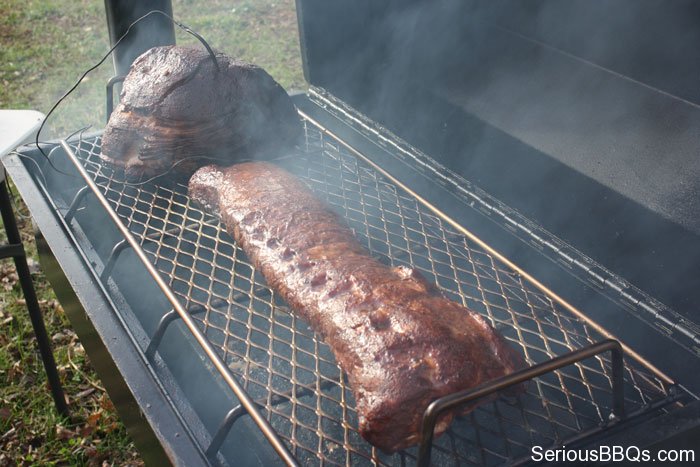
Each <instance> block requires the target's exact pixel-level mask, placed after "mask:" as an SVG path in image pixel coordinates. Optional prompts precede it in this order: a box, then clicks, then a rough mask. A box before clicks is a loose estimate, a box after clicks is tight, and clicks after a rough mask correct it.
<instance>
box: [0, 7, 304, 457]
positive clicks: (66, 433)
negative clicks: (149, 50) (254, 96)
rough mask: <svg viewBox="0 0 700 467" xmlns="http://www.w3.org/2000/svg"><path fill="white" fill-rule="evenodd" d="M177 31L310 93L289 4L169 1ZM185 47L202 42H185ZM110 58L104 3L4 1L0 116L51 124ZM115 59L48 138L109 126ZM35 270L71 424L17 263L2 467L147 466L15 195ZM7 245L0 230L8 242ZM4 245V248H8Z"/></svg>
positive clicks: (0, 382) (8, 314)
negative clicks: (53, 384)
mask: <svg viewBox="0 0 700 467" xmlns="http://www.w3.org/2000/svg"><path fill="white" fill-rule="evenodd" d="M173 12H174V15H175V17H176V19H178V20H179V21H181V22H183V23H185V24H186V25H187V26H189V27H190V28H192V29H193V30H195V31H197V32H199V33H200V34H201V35H202V36H204V37H205V39H206V40H207V41H208V42H209V43H210V44H211V45H212V47H213V48H215V49H218V50H221V51H223V52H226V53H228V54H229V55H232V56H235V57H239V58H241V59H244V60H247V61H250V62H253V63H256V64H258V65H261V66H262V67H263V68H265V69H266V70H267V71H268V72H269V73H270V74H271V75H272V76H273V77H274V78H275V79H277V81H279V82H280V83H281V84H282V85H283V86H284V87H285V88H286V89H288V90H298V89H303V88H304V87H305V85H304V80H303V77H302V75H301V61H300V54H299V40H298V35H297V30H296V27H297V26H296V16H295V11H294V1H293V0H283V1H282V0H280V1H274V2H272V1H262V0H229V1H221V0H214V1H212V0H209V1H195V0H173ZM176 36H177V41H178V43H181V44H193V45H197V44H198V43H197V42H196V41H195V39H194V38H192V37H191V36H189V35H187V34H185V33H184V32H183V31H180V30H178V31H177V32H176ZM108 50H109V39H108V35H107V27H106V22H105V13H104V2H102V1H100V0H90V1H87V0H83V1H68V0H54V1H51V0H0V108H31V109H36V110H40V111H42V112H44V113H47V112H48V110H49V109H50V108H51V106H52V104H53V103H54V102H55V101H56V100H57V99H58V98H60V97H61V96H62V95H63V93H64V92H65V91H66V90H68V89H69V88H70V87H71V86H72V85H73V84H74V83H75V82H76V80H77V79H78V78H79V77H80V75H81V74H82V73H83V72H84V71H85V70H87V69H88V68H90V67H91V66H92V65H94V64H95V63H97V62H98V61H99V60H100V59H101V58H102V57H103V55H104V54H105V53H106V52H107V51H108ZM112 74H113V70H112V62H111V60H110V59H108V60H106V61H105V63H104V64H103V65H102V66H100V67H99V68H98V69H97V70H95V71H93V72H91V73H90V74H89V75H88V76H87V77H86V78H85V79H84V80H83V82H82V83H81V85H80V86H79V87H78V89H77V91H76V92H74V93H72V94H71V95H70V96H69V97H68V98H67V99H66V100H65V101H64V102H63V103H62V104H61V105H60V106H59V108H58V109H57V111H56V112H55V113H54V114H53V115H52V117H51V118H50V119H49V121H48V122H47V128H46V129H45V130H44V131H43V132H42V134H41V139H42V140H49V139H51V138H55V137H59V136H65V135H67V134H68V133H71V132H73V131H75V130H77V129H79V128H82V127H85V126H88V125H92V126H93V128H100V127H102V126H104V120H105V108H104V106H105V104H104V100H105V99H104V89H105V88H104V86H105V83H106V81H107V79H108V78H109V77H110V76H111V75H112ZM13 199H14V203H15V209H16V212H17V216H18V222H19V224H20V228H21V231H22V237H23V240H24V242H25V246H26V248H27V250H28V254H29V263H30V268H31V269H32V275H33V279H34V282H35V287H36V288H37V293H38V295H39V299H40V305H41V308H42V311H43V313H44V317H45V321H46V325H47V328H48V332H49V336H50V337H51V340H52V343H53V346H54V353H55V355H56V359H57V363H58V368H59V373H60V377H61V381H62V383H63V384H64V389H65V391H66V396H67V398H68V402H69V404H70V409H71V412H72V416H71V418H70V419H63V418H61V417H60V416H59V415H57V413H56V412H55V410H54V407H53V402H52V399H51V396H50V393H49V391H48V388H47V384H46V376H45V373H44V371H43V367H42V364H41V359H40V358H39V355H38V351H37V348H36V342H35V340H34V338H33V333H32V328H31V325H30V322H29V319H28V316H27V312H26V308H25V306H24V302H23V298H22V294H21V290H20V288H19V284H18V281H17V275H16V272H15V270H14V265H13V263H12V261H11V260H4V261H3V262H2V263H0V467H2V466H5V465H8V466H9V465H105V464H106V465H142V463H143V462H142V461H141V459H140V457H139V455H138V452H137V451H136V450H135V448H134V446H133V444H132V443H131V441H130V440H129V436H128V433H127V432H126V430H125V429H124V427H123V425H122V424H121V423H120V421H119V418H118V415H117V414H116V412H115V409H114V406H113V405H112V403H111V401H110V400H109V397H108V396H107V394H106V393H105V391H104V388H103V387H102V385H101V382H100V380H99V378H98V377H97V375H96V374H95V373H94V371H93V370H92V368H91V366H90V362H89V360H88V357H87V355H86V354H85V352H84V350H83V347H82V345H81V344H80V340H79V339H78V337H77V336H76V335H75V333H74V332H73V331H72V329H71V326H70V322H69V321H68V319H67V318H66V316H65V314H64V313H63V309H62V308H61V305H60V304H59V303H58V301H57V300H56V298H55V296H54V294H53V291H52V290H51V287H50V286H49V284H48V283H47V281H46V279H45V277H44V275H43V273H42V271H41V267H40V265H39V263H38V260H37V256H36V247H35V245H34V239H33V234H32V223H31V218H30V216H29V212H28V211H27V209H26V207H25V206H24V205H23V204H22V201H21V199H20V198H19V197H17V196H16V195H13ZM1 235H4V230H2V234H0V236H1ZM3 238H4V237H0V239H3Z"/></svg>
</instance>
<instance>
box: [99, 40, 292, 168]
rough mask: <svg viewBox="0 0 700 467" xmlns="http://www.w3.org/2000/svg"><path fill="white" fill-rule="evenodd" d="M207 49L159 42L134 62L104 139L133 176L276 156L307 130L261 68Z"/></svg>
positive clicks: (106, 153) (111, 157) (105, 154)
mask: <svg viewBox="0 0 700 467" xmlns="http://www.w3.org/2000/svg"><path fill="white" fill-rule="evenodd" d="M216 57H217V62H218V64H219V69H218V70H217V68H216V66H215V64H214V62H213V60H212V57H211V56H210V55H209V53H208V52H207V51H206V50H204V49H200V48H189V47H179V46H164V47H154V48H152V49H149V50H148V51H146V52H144V53H143V54H142V55H141V56H139V57H138V58H137V59H136V60H135V61H134V63H133V64H132V66H131V68H130V71H129V74H128V75H127V76H126V78H125V80H124V84H123V89H122V93H121V97H120V103H119V104H118V105H117V107H116V109H115V110H114V112H113V113H112V115H111V116H110V119H109V122H108V124H107V127H106V128H105V131H104V134H103V138H102V154H101V157H102V159H103V160H104V161H105V162H107V163H110V164H113V165H116V166H119V167H122V168H124V169H125V170H126V175H127V177H128V178H129V179H135V178H143V177H144V176H149V177H150V176H154V175H159V174H161V173H163V172H164V170H168V169H169V170H171V171H172V172H174V173H178V174H181V175H183V176H187V177H189V176H190V175H191V174H192V173H194V171H195V170H197V169H198V168H199V167H201V166H203V165H206V164H211V163H212V162H216V163H218V164H222V165H228V164H231V163H234V162H237V161H240V160H244V159H258V160H264V159H270V158H274V157H277V156H278V155H279V153H280V151H284V150H289V149H291V148H292V147H293V146H294V145H295V144H296V143H297V142H298V139H299V137H300V135H301V133H302V128H301V123H300V121H299V117H298V115H297V112H296V109H295V107H294V104H293V103H292V101H291V99H290V98H289V96H288V95H287V93H286V92H285V91H284V89H283V88H282V87H281V86H280V85H279V84H278V83H277V82H276V81H275V80H274V79H273V78H272V77H271V76H270V75H269V74H267V73H266V72H265V70H263V69H262V68H260V67H258V66H256V65H252V64H249V63H244V62H241V61H237V60H235V59H233V58H231V57H228V56H226V55H225V54H222V53H217V54H216Z"/></svg>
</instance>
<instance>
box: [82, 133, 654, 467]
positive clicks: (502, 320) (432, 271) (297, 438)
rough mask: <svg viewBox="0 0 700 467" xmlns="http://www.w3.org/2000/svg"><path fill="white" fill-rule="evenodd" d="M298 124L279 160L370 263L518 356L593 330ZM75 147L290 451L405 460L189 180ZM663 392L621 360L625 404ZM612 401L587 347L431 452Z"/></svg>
mask: <svg viewBox="0 0 700 467" xmlns="http://www.w3.org/2000/svg"><path fill="white" fill-rule="evenodd" d="M304 127H305V134H306V140H305V142H304V143H303V144H302V145H301V147H300V148H299V149H298V150H295V151H294V152H293V153H291V154H290V155H289V156H287V157H284V158H281V159H279V160H278V161H277V163H278V164H280V165H282V166H283V167H285V168H286V169H288V170H290V171H291V172H292V173H294V174H296V175H298V176H299V177H300V178H302V179H303V180H305V181H306V183H307V184H308V185H309V187H310V188H311V189H312V190H313V191H314V192H315V193H316V194H317V195H318V196H319V197H321V198H322V199H324V200H325V201H326V202H327V203H328V204H329V205H330V206H331V207H332V208H333V209H335V210H337V211H338V212H339V213H340V214H341V215H342V216H343V217H344V218H345V219H347V222H348V224H349V225H350V227H351V228H352V229H353V230H354V232H355V234H356V235H357V237H358V239H359V240H360V242H361V243H363V244H364V245H365V246H366V247H367V248H368V250H369V251H370V252H371V254H372V255H373V256H375V257H376V258H378V259H379V260H380V261H382V262H384V263H385V264H387V265H392V266H398V265H406V266H411V267H415V268H418V269H419V270H420V271H421V272H422V273H423V274H424V275H425V276H426V278H427V279H428V280H429V281H431V282H433V283H435V284H436V285H437V286H438V287H439V288H440V289H441V291H442V292H443V293H444V294H445V295H446V296H447V297H448V298H450V299H452V300H455V301H457V302H460V303H462V304H464V305H465V306H467V307H469V308H470V309H472V310H474V311H476V312H478V313H480V314H482V315H483V316H485V317H486V318H488V319H489V320H490V321H491V323H492V324H493V325H494V327H496V329H498V330H499V331H500V332H501V334H502V335H503V336H504V337H505V338H506V339H507V340H508V341H509V342H510V344H511V345H512V346H513V347H514V348H516V349H517V350H518V351H520V352H521V353H522V354H523V355H524V356H525V358H526V360H527V362H528V363H529V364H536V363H540V362H543V361H546V360H549V359H551V358H553V357H555V356H558V355H561V354H563V353H566V352H569V351H571V350H575V349H579V348H581V347H585V346H587V345H590V344H592V343H594V342H596V341H599V340H602V339H603V336H601V335H600V334H599V333H598V332H597V331H596V330H595V329H592V328H591V327H590V326H589V325H587V324H586V323H585V322H583V321H582V320H580V319H579V318H578V317H576V316H575V315H573V314H572V313H570V312H569V311H567V310H566V309H565V308H564V307H562V306H561V305H559V304H558V303H557V302H556V301H555V300H553V298H552V297H550V296H548V295H546V294H544V293H542V292H540V291H539V290H537V289H535V288H534V287H533V286H532V285H530V284H529V283H527V282H526V281H525V280H524V279H523V277H521V276H520V275H519V274H518V273H517V272H516V271H513V270H511V269H510V268H508V267H507V266H506V265H504V264H501V263H500V262H499V261H498V260H497V259H495V258H493V257H492V256H491V255H490V254H488V253H487V252H486V251H484V250H483V249H481V248H480V247H479V246H477V245H475V244H473V243H472V242H471V241H470V240H468V239H467V238H466V237H464V236H463V235H461V234H460V233H458V232H457V231H455V230H454V229H453V228H452V227H450V226H449V225H446V224H445V223H444V222H443V221H442V220H441V219H440V218H439V217H437V216H435V215H434V214H433V213H432V212H431V211H429V210H428V209H427V208H426V207H424V206H423V205H422V204H421V203H420V202H419V201H418V200H417V199H416V198H414V197H413V196H412V195H411V194H409V193H406V192H404V191H402V190H401V189H400V188H398V187H396V186H395V185H394V184H392V183H391V182H390V181H388V180H386V179H385V178H383V177H382V176H381V175H380V174H379V173H377V172H376V171H375V170H373V169H372V168H371V167H370V166H368V165H366V164H365V163H364V162H362V161H361V160H359V159H357V158H356V157H355V156H354V155H352V154H351V153H350V152H348V151H346V150H345V149H344V148H343V147H342V145H340V144H339V142H338V141H336V140H334V139H333V138H332V137H330V136H329V135H328V134H326V133H324V132H323V131H322V130H320V129H318V128H317V127H315V126H314V125H313V124H312V123H311V122H309V121H306V120H305V121H304ZM75 148H76V150H77V151H76V152H77V154H78V157H79V158H80V159H81V161H82V162H83V163H84V165H85V168H86V169H87V171H88V172H89V173H90V174H91V175H92V176H93V177H94V179H95V181H96V183H97V184H98V185H99V186H100V187H101V189H102V190H103V193H104V194H105V196H106V197H107V198H108V199H109V201H110V202H111V204H112V206H113V207H114V209H115V210H116V212H117V213H118V214H119V215H120V217H121V218H122V220H123V221H124V223H125V224H126V225H127V226H128V227H129V229H130V231H131V232H132V233H133V235H134V236H135V237H136V238H137V239H139V240H140V242H141V245H142V247H143V249H144V250H145V251H146V252H147V253H148V254H149V256H150V258H151V259H152V261H153V262H154V264H155V265H156V267H157V269H158V271H159V272H160V274H161V275H162V276H163V277H164V278H165V280H166V281H168V283H169V285H170V287H171V288H172V290H173V291H174V292H175V293H176V295H177V296H178V297H179V298H180V300H181V301H182V304H183V305H184V306H185V307H186V308H187V309H189V310H190V311H191V312H192V313H193V318H194V319H195V320H196V322H197V323H198V325H199V326H200V327H201V330H202V332H203V333H204V334H205V335H206V337H207V338H208V339H209V340H210V342H211V343H212V344H213V345H214V346H215V347H216V348H217V349H218V351H219V352H220V355H221V357H222V359H223V360H224V361H225V363H226V364H227V365H228V367H229V368H230V369H231V371H232V372H233V373H234V374H236V375H237V376H238V377H239V378H240V380H241V382H242V384H243V386H244V388H245V389H246V391H247V392H248V393H249V394H250V396H251V397H252V398H253V399H255V400H256V401H258V403H259V404H260V406H261V407H262V411H263V413H264V414H265V416H266V417H267V418H268V420H269V421H270V423H271V425H272V426H273V427H274V428H275V430H276V431H277V432H278V434H279V435H280V436H281V437H282V438H283V439H284V440H285V441H286V443H287V444H288V446H289V448H290V449H291V450H292V452H293V453H294V454H295V456H297V458H298V459H299V461H300V462H302V463H305V464H306V463H319V464H323V465H355V464H383V465H403V464H405V463H407V462H408V463H411V462H412V461H414V460H415V457H416V449H415V448H411V449H408V450H406V451H403V452H399V453H396V454H393V455H390V454H386V453H382V452H381V451H379V450H377V449H375V448H373V447H372V446H371V445H369V444H368V443H367V442H365V441H364V440H363V439H362V438H361V437H360V435H359V433H358V432H357V429H356V427H357V414H356V412H355V409H354V399H353V396H352V392H351V390H350V388H349V386H348V383H347V380H346V379H345V377H344V375H343V374H342V372H341V371H340V369H339V367H338V366H337V364H336V363H335V360H334V358H333V355H332V353H331V351H330V349H329V348H328V346H326V345H325V344H324V343H323V342H322V340H321V339H320V338H319V337H318V336H317V335H315V334H314V333H313V331H312V330H311V329H310V328H309V327H308V326H307V324H306V323H304V322H303V321H301V320H299V319H297V318H296V317H295V316H294V315H293V314H292V313H290V311H289V309H288V308H287V306H286V305H285V304H284V303H283V302H282V301H281V300H280V299H279V298H278V297H277V296H276V294H275V293H274V291H273V290H271V289H270V288H268V287H267V285H266V284H265V281H264V280H263V279H262V277H261V276H260V275H259V273H257V272H256V271H255V268H254V267H253V265H252V264H251V263H250V262H249V261H248V259H247V258H246V257H245V254H244V253H243V251H242V250H241V249H240V248H239V247H238V246H237V245H236V244H235V242H234V241H233V240H232V239H231V237H230V236H229V235H228V233H227V232H226V231H225V229H224V227H223V226H222V225H221V224H220V223H219V222H218V219H216V218H215V217H213V216H211V215H209V214H206V213H204V212H202V211H201V210H200V209H199V208H198V207H196V206H194V205H193V204H192V203H191V202H190V201H189V199H188V197H187V195H186V192H187V190H186V186H184V185H182V184H173V185H172V186H163V185H161V186H158V185H155V184H147V185H144V186H139V187H135V186H130V185H125V184H124V183H122V178H121V174H120V173H119V172H115V171H114V170H112V169H111V168H109V167H105V166H104V165H103V164H102V162H101V160H100V158H99V151H100V139H99V137H98V138H96V139H94V140H82V141H81V142H80V143H76V144H75ZM195 311H197V312H196V313H195ZM666 390H667V388H666V387H665V386H664V384H663V383H662V382H661V381H660V380H659V379H658V378H657V377H656V376H654V375H653V374H652V373H650V372H649V371H648V370H647V369H646V368H644V367H642V366H641V365H638V364H636V362H633V361H631V360H630V359H628V360H627V361H626V368H625V402H626V405H627V407H628V410H630V411H634V410H638V409H641V408H643V407H645V405H647V404H648V403H650V402H652V401H654V400H658V399H661V398H663V397H665V396H666ZM610 413H611V369H610V362H609V360H608V358H607V356H599V357H595V358H591V359H588V360H586V361H584V362H582V363H579V364H576V365H572V366H570V367H567V368H564V369H562V370H559V371H556V372H553V373H550V374H548V375H545V376H543V377H541V378H538V379H536V380H534V381H532V382H531V383H530V384H529V385H528V389H527V391H526V392H525V393H524V394H521V395H519V396H517V397H515V398H510V399H505V398H501V399H499V400H497V401H495V402H492V403H489V404H486V405H484V406H481V407H480V408H478V409H477V410H475V411H474V412H472V413H470V414H469V415H467V416H464V417H459V418H458V419H457V420H456V421H455V422H454V423H453V424H452V426H451V428H450V430H449V431H448V432H447V433H445V435H443V436H442V437H440V438H438V439H437V440H435V442H434V447H433V461H434V462H435V463H436V464H438V465H443V464H478V465H485V464H489V465H491V464H500V463H503V462H507V461H508V460H512V459H517V458H520V457H523V456H526V455H528V454H529V452H530V448H531V446H533V445H540V446H549V445H554V444H560V443H562V442H564V441H565V440H567V439H568V438H571V437H573V436H575V435H577V434H579V433H581V432H583V431H585V430H588V429H591V428H594V427H596V426H599V425H600V424H601V423H604V422H605V421H607V418H608V415H609V414H610Z"/></svg>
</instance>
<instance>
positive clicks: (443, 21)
mask: <svg viewBox="0 0 700 467" xmlns="http://www.w3.org/2000/svg"><path fill="white" fill-rule="evenodd" d="M297 12H298V15H299V26H300V38H301V44H302V56H303V64H304V73H305V76H306V79H307V81H308V82H309V83H310V84H311V85H313V86H318V87H321V88H324V89H326V90H327V91H329V92H330V93H332V94H333V95H335V96H337V97H339V98H341V99H342V100H344V101H345V102H347V103H348V104H350V105H351V106H353V107H355V108H357V109H359V110H360V111H362V112H363V113H365V114H367V115H368V116H369V117H371V118H372V119H374V120H375V121H377V122H380V123H381V124H382V125H384V126H386V127H387V128H389V129H391V130H392V131H394V132H395V133H396V134H398V135H399V136H400V137H402V138H403V139H405V140H407V141H408V142H409V143H411V144H413V145H415V146H417V147H418V148H420V149H422V150H424V151H425V152H427V153H428V154H430V155H431V156H432V157H434V158H436V159H438V160H440V161H441V162H442V163H444V164H445V165H447V166H448V167H450V168H451V169H453V170H454V171H456V172H458V173H460V174H461V175H463V176H464V177H465V178H466V179H468V180H470V181H472V182H474V183H476V184H477V185H478V186H480V187H481V188H483V189H485V190H486V191H487V192H489V193H490V194H492V195H494V196H495V197H496V198H499V199H500V200H502V201H503V202H505V203H506V204H508V205H510V206H511V207H513V208H515V209H517V210H518V211H520V212H521V213H522V214H524V215H525V216H527V217H529V218H530V219H532V220H534V221H535V222H537V223H538V224H540V225H542V226H543V227H544V228H546V229H547V230H549V231H551V232H553V233H554V234H555V235H557V236H559V237H560V238H562V239H563V240H565V241H567V242H568V243H570V244H572V245H573V246H574V247H576V248H578V249H579V250H581V251H583V252H584V253H585V254H587V255H589V256H591V257H592V258H594V259H595V260H597V261H598V262H600V263H601V264H603V265H605V266H606V267H608V268H610V269H611V270H613V271H614V272H616V273H617V274H619V275H621V276H622V277H625V278H626V279H628V280H629V281H630V282H632V283H633V284H635V285H637V286H638V287H640V288H642V289H643V290H645V291H647V292H649V293H650V294H651V295H653V296H655V297H657V298H658V299H660V300H661V301H663V302H665V303H666V304H667V305H669V306H671V307H672V308H675V309H677V310H678V311H681V312H683V313H684V314H687V315H688V316H691V315H693V314H694V312H693V310H694V309H695V308H697V307H696V306H695V305H696V304H697V303H698V302H699V301H700V293H699V292H698V291H699V290H700V261H699V260H700V156H699V155H700V85H698V84H697V83H698V82H700V81H699V80H700V48H698V47H697V44H700V5H699V4H698V3H697V2H692V1H678V2H665V1H663V0H643V1H640V0H619V1H616V2H608V1H602V0H601V1H597V0H596V1H591V0H584V1H580V0H579V1H571V0H567V1H559V0H539V1H533V2H518V1H515V0H505V1H492V0H484V1H464V0H441V1H435V2H427V1H419V0H388V1H383V2H377V1H374V0H355V1H345V2H338V1H336V2H328V1H326V0H297ZM694 317H695V318H698V316H694Z"/></svg>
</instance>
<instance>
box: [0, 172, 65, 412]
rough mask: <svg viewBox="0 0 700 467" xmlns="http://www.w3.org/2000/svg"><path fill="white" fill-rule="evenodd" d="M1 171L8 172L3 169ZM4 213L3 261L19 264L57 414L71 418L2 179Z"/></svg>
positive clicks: (0, 253) (0, 193) (0, 203)
mask: <svg viewBox="0 0 700 467" xmlns="http://www.w3.org/2000/svg"><path fill="white" fill-rule="evenodd" d="M0 170H4V169H2V168H0ZM0 213H1V214H2V222H3V223H4V225H5V231H6V232H7V240H8V244H7V245H0V259H4V258H12V259H13V260H14V261H15V267H16V268H17V276H19V282H20V285H21V286H22V293H23V294H24V299H25V301H26V303H27V309H28V310H29V318H30V319H31V321H32V327H33V328H34V334H35V336H36V341H37V344H38V345H39V352H40V353H41V360H42V362H43V363H44V369H45V370H46V376H47V377H48V381H49V387H50V389H51V395H52V396H53V400H54V402H55V403H56V410H58V413H60V414H61V415H63V416H65V417H68V416H69V412H68V404H66V398H65V396H64V395H63V388H62V387H61V381H60V380H59V378H58V371H57V370H56V361H55V360H54V358H53V353H52V352H51V343H50V341H49V338H48V336H47V334H46V327H45V326H44V319H43V317H42V316H41V309H40V308H39V302H38V300H37V298H36V292H35V291H34V285H33V283H32V276H31V274H30V273H29V266H28V265H27V259H26V253H25V251H24V245H22V238H21V237H20V235H19V230H18V229H17V222H16V221H15V215H14V213H13V212H12V204H11V202H10V195H9V193H8V192H7V187H6V185H5V183H4V180H2V178H0Z"/></svg>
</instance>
